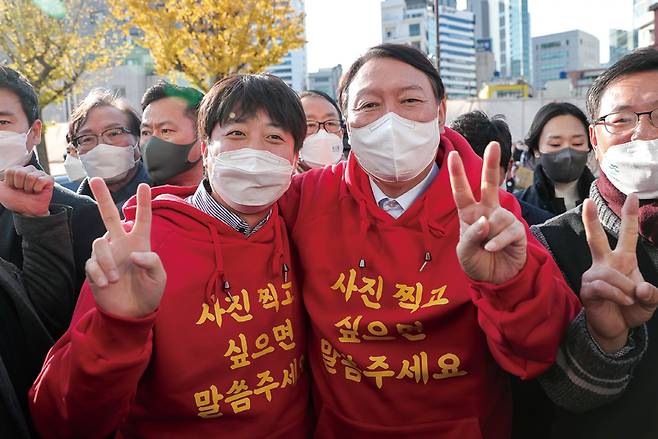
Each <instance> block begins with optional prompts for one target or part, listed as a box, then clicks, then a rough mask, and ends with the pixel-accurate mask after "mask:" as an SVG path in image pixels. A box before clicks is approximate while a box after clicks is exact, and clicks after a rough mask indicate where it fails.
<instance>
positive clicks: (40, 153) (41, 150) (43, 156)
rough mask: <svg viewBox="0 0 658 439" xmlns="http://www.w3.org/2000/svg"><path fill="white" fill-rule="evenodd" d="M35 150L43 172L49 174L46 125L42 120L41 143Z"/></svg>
mask: <svg viewBox="0 0 658 439" xmlns="http://www.w3.org/2000/svg"><path fill="white" fill-rule="evenodd" d="M39 119H41V112H39ZM35 148H36V150H37V157H39V163H41V166H42V167H43V170H44V171H46V173H47V174H50V162H49V161H48V150H47V149H46V124H45V123H43V119H41V142H39V144H38V145H37V146H35Z"/></svg>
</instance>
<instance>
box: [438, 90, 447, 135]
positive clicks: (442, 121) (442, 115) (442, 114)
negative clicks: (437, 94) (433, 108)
mask: <svg viewBox="0 0 658 439" xmlns="http://www.w3.org/2000/svg"><path fill="white" fill-rule="evenodd" d="M446 112H447V110H446V98H443V99H441V103H440V104H439V133H441V134H443V133H445V132H446Z"/></svg>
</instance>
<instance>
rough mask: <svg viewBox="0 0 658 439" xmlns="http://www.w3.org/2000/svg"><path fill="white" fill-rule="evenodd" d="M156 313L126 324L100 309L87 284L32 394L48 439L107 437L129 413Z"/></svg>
mask: <svg viewBox="0 0 658 439" xmlns="http://www.w3.org/2000/svg"><path fill="white" fill-rule="evenodd" d="M154 321H155V313H154V314H151V315H149V316H147V317H144V318H141V319H124V318H118V317H115V316H112V315H110V314H108V313H106V312H104V311H102V310H101V309H99V308H98V307H97V306H96V304H95V302H94V298H93V296H92V293H91V289H90V288H89V285H88V283H85V284H84V286H83V289H82V292H81V293H80V299H79V301H78V304H77V306H76V310H75V313H74V316H73V321H72V322H71V325H70V327H69V329H68V331H67V332H66V333H65V334H64V336H62V338H61V339H60V340H59V341H58V342H57V343H56V344H55V346H54V347H53V348H52V349H51V350H50V352H49V353H48V356H47V357H46V361H45V363H44V366H43V369H42V370H41V373H40V374H39V376H38V377H37V379H36V381H35V383H34V385H33V386H32V389H31V390H30V394H29V399H30V411H31V413H32V417H33V420H34V423H35V426H36V428H37V430H38V432H39V433H40V434H41V435H42V437H44V438H65V437H67V438H68V437H84V438H104V437H108V436H109V435H111V434H112V432H114V431H115V430H116V429H117V428H118V427H119V425H120V423H121V421H122V420H123V418H124V417H125V416H126V414H127V413H128V410H129V407H130V403H131V401H132V399H133V398H134V395H135V393H136V390H137V383H138V381H139V379H140V378H141V376H142V374H143V373H144V370H145V369H146V367H147V365H148V363H149V360H150V357H151V351H152V338H153V324H154Z"/></svg>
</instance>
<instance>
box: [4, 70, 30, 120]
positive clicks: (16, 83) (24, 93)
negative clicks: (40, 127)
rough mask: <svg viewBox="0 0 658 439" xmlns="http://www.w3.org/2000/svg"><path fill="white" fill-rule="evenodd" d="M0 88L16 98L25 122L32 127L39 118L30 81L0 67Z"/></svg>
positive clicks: (13, 71)
mask: <svg viewBox="0 0 658 439" xmlns="http://www.w3.org/2000/svg"><path fill="white" fill-rule="evenodd" d="M0 88H4V89H5V90H9V91H10V92H12V93H14V94H15V95H16V96H18V99H19V100H20V101H21V107H22V108H23V112H24V113H25V117H26V118H27V122H28V123H29V124H30V126H32V124H33V123H34V121H35V120H37V119H38V118H39V97H38V96H37V92H36V91H34V87H32V84H30V81H28V80H27V78H26V77H25V76H23V75H21V74H20V73H18V72H17V71H16V70H14V69H12V68H9V67H7V66H0Z"/></svg>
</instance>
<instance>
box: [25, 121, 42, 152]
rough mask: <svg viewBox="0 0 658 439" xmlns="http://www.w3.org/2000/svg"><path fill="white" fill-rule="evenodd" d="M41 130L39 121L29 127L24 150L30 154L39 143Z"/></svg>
mask: <svg viewBox="0 0 658 439" xmlns="http://www.w3.org/2000/svg"><path fill="white" fill-rule="evenodd" d="M42 130H43V124H42V123H41V120H40V119H37V120H35V121H34V123H33V124H32V126H31V127H30V134H29V135H28V136H27V141H26V142H25V143H26V148H27V151H28V152H32V150H33V149H34V147H35V146H36V145H38V144H39V143H41V131H42Z"/></svg>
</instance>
